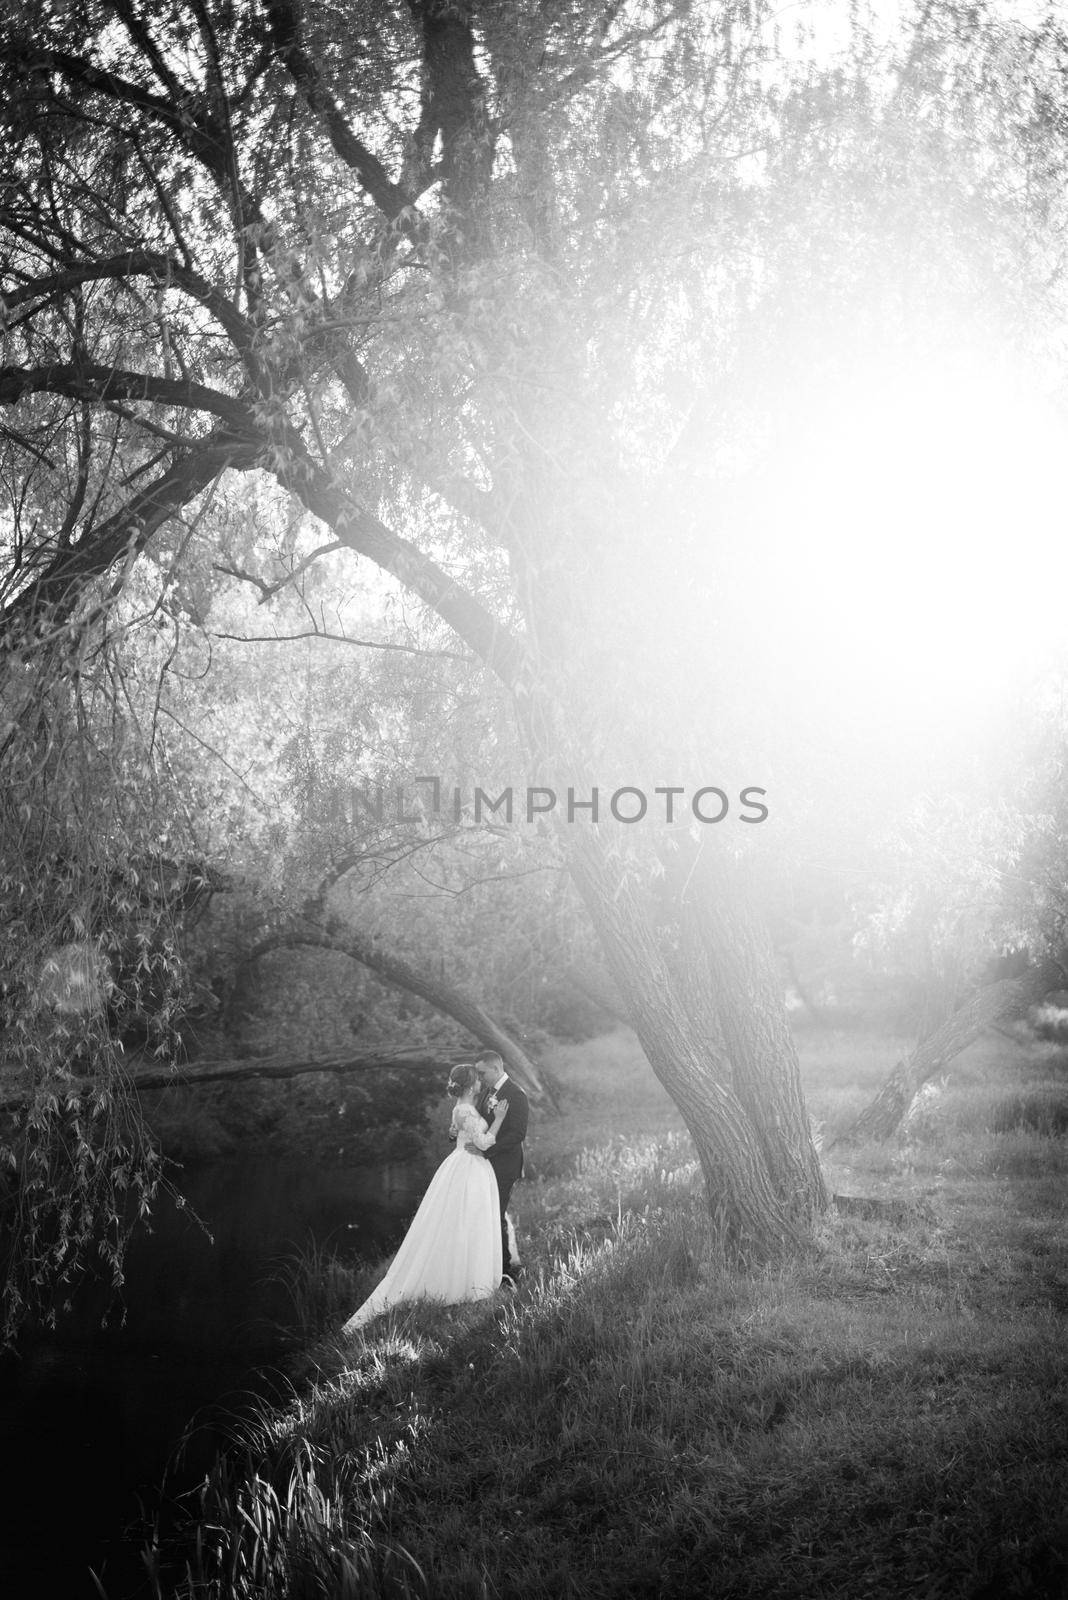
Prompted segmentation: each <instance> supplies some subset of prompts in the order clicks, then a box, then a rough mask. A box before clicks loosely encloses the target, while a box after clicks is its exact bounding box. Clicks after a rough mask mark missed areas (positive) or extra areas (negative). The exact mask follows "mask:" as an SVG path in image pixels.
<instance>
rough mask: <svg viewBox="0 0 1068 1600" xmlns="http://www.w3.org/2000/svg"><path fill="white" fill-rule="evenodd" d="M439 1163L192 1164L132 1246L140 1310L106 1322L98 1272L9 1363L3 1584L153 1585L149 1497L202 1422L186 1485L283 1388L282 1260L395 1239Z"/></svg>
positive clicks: (287, 1341)
mask: <svg viewBox="0 0 1068 1600" xmlns="http://www.w3.org/2000/svg"><path fill="white" fill-rule="evenodd" d="M426 1177H427V1169H426V1168H425V1166H423V1165H422V1164H420V1163H413V1164H411V1165H399V1164H392V1165H389V1166H380V1167H365V1168H362V1169H353V1168H352V1167H344V1166H335V1167H331V1166H326V1165H323V1164H322V1163H320V1162H317V1161H315V1160H308V1159H300V1160H297V1159H290V1158H282V1159H279V1158H277V1157H273V1156H272V1157H247V1158H241V1159H233V1158H231V1159H228V1160H226V1161H225V1162H222V1161H220V1162H218V1163H213V1164H211V1165H209V1166H204V1167H201V1168H199V1169H194V1170H193V1171H191V1172H189V1173H188V1174H185V1175H183V1178H182V1189H183V1191H184V1194H185V1196H186V1198H187V1200H188V1202H189V1204H188V1206H187V1207H186V1208H181V1209H180V1208H178V1207H176V1206H175V1205H174V1204H173V1202H172V1201H170V1200H164V1201H163V1202H161V1204H160V1206H159V1208H158V1210H157V1212H156V1214H155V1215H154V1217H153V1220H152V1232H151V1233H147V1232H140V1233H139V1234H138V1235H137V1236H136V1237H135V1239H134V1240H133V1242H132V1244H131V1247H130V1252H129V1256H128V1260H127V1281H126V1285H125V1288H124V1297H125V1303H126V1321H125V1325H124V1326H119V1325H117V1323H116V1322H115V1321H114V1319H113V1320H112V1323H111V1325H109V1326H108V1327H104V1328H102V1327H101V1326H100V1320H101V1314H102V1311H103V1308H104V1304H105V1296H104V1292H103V1288H102V1286H95V1287H94V1286H92V1285H90V1286H88V1287H87V1288H86V1289H84V1290H83V1291H82V1292H81V1293H80V1294H79V1295H78V1297H77V1299H76V1302H75V1306H74V1310H73V1313H72V1314H71V1315H70V1316H69V1317H67V1318H65V1319H64V1321H63V1322H62V1324H61V1326H60V1328H59V1329H58V1330H57V1331H56V1332H55V1333H38V1334H34V1335H33V1336H32V1337H31V1338H29V1339H26V1340H24V1341H23V1343H22V1345H21V1346H20V1349H19V1352H18V1356H17V1358H15V1357H6V1358H4V1360H3V1362H2V1363H0V1439H2V1440H3V1446H4V1458H5V1464H6V1468H7V1471H6V1473H5V1477H6V1479H7V1484H6V1487H5V1489H4V1491H3V1493H2V1494H0V1506H2V1517H3V1525H2V1527H0V1591H2V1592H4V1593H7V1594H26V1595H35V1596H37V1595H40V1596H42V1597H50V1596H52V1595H53V1594H55V1595H57V1596H58V1595H63V1596H64V1600H83V1597H84V1600H100V1592H99V1590H98V1589H97V1588H96V1586H95V1584H94V1582H93V1579H92V1577H91V1574H90V1568H92V1569H93V1570H94V1571H95V1572H97V1573H98V1574H99V1576H100V1578H101V1582H102V1584H103V1586H104V1589H105V1591H106V1593H107V1596H108V1600H135V1597H136V1600H141V1597H143V1596H144V1595H145V1594H147V1592H148V1590H147V1587H146V1584H145V1581H144V1575H143V1569H142V1565H141V1558H140V1545H141V1532H140V1530H141V1527H142V1526H143V1518H142V1505H143V1506H144V1507H154V1506H155V1505H156V1504H158V1501H159V1485H160V1483H161V1480H162V1478H163V1476H164V1473H165V1471H166V1470H167V1469H168V1467H169V1465H170V1463H171V1462H172V1458H173V1455H174V1452H175V1450H176V1449H177V1447H178V1445H179V1444H180V1442H181V1440H182V1438H183V1435H184V1434H185V1433H186V1431H187V1429H188V1427H189V1425H190V1423H191V1422H193V1420H194V1418H195V1419H196V1421H197V1425H196V1426H195V1428H194V1430H193V1432H192V1434H191V1436H190V1439H189V1443H188V1444H187V1446H186V1448H185V1449H184V1451H183V1453H182V1458H181V1462H180V1465H179V1466H178V1467H177V1469H176V1470H174V1471H173V1472H172V1473H171V1475H170V1476H169V1479H168V1485H169V1488H170V1490H171V1491H172V1492H177V1491H179V1490H181V1489H183V1488H187V1487H189V1486H191V1485H193V1484H195V1483H196V1482H197V1481H198V1480H199V1478H200V1477H202V1476H203V1473H204V1472H205V1471H206V1470H207V1468H208V1467H209V1466H210V1464H211V1461H212V1459H213V1457H214V1454H215V1453H216V1451H217V1449H218V1448H219V1447H220V1446H221V1445H222V1444H223V1443H224V1442H225V1439H226V1426H227V1419H228V1418H230V1417H232V1416H233V1415H234V1413H235V1412H238V1413H239V1412H240V1410H241V1407H242V1405H243V1404H248V1403H249V1401H250V1400H251V1399H252V1398H253V1397H259V1398H260V1399H264V1398H266V1399H270V1398H271V1397H272V1394H278V1393H282V1392H284V1388H285V1383H284V1378H282V1376H281V1374H280V1372H279V1370H278V1368H277V1366H276V1365H275V1363H276V1362H277V1361H279V1360H280V1359H281V1357H282V1355H283V1353H284V1351H285V1349H286V1348H287V1346H289V1347H291V1345H292V1333H291V1332H290V1333H289V1335H288V1336H287V1335H286V1333H285V1332H284V1329H286V1328H288V1329H290V1330H292V1328H293V1324H294V1311H293V1306H292V1302H291V1300H290V1299H289V1297H288V1295H287V1293H286V1291H285V1288H284V1285H283V1284H282V1282H281V1281H280V1280H279V1277H278V1267H279V1263H280V1261H281V1260H282V1259H283V1258H285V1257H286V1256H289V1255H291V1254H292V1253H293V1252H294V1251H295V1250H296V1249H298V1248H307V1247H308V1245H309V1243H310V1242H312V1241H314V1243H315V1245H316V1246H318V1247H319V1248H326V1249H328V1250H331V1251H333V1252H335V1253H336V1254H337V1255H338V1256H340V1257H341V1258H342V1259H344V1260H349V1259H352V1258H354V1257H355V1256H356V1255H358V1254H366V1255H373V1254H375V1253H378V1252H381V1251H383V1250H385V1249H387V1248H389V1246H390V1245H391V1243H393V1242H394V1241H395V1240H396V1238H397V1237H398V1236H399V1233H400V1232H401V1231H402V1228H403V1225H404V1222H405V1221H406V1220H407V1218H408V1217H409V1216H410V1215H411V1213H412V1211H413V1210H414V1209H415V1205H416V1203H417V1200H418V1196H419V1194H420V1192H421V1190H422V1187H423V1185H424V1183H425V1180H426ZM191 1212H195V1213H196V1215H197V1216H198V1217H199V1218H200V1219H201V1220H202V1222H203V1223H204V1224H205V1225H206V1226H207V1228H208V1229H210V1232H211V1234H212V1236H213V1239H212V1240H209V1239H208V1237H207V1236H206V1235H205V1232H204V1229H203V1228H202V1227H201V1226H199V1225H198V1223H197V1222H196V1221H195V1220H194V1218H193V1216H192V1215H191ZM272 1372H273V1376H272ZM13 1585H14V1586H13Z"/></svg>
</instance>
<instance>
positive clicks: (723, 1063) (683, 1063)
mask: <svg viewBox="0 0 1068 1600" xmlns="http://www.w3.org/2000/svg"><path fill="white" fill-rule="evenodd" d="M569 832H570V835H571V837H570V839H569V840H568V845H569V859H570V865H571V870H572V872H573V874H574V877H575V882H576V884H577V887H578V889H579V892H580V894H581V895H582V898H583V901H584V903H585V905H586V907H587V910H588V912H589V914H590V917H591V919H592V921H593V923H594V926H595V928H596V930H597V933H598V935H599V937H600V939H601V942H602V946H603V949H604V953H605V959H606V961H607V964H608V967H609V971H610V972H611V974H612V977H613V980H614V982H615V984H616V987H617V988H618V990H619V992H620V994H621V995H623V996H625V997H626V1004H627V1013H628V1017H629V1020H630V1023H631V1026H632V1027H633V1028H634V1030H635V1032H636V1034H637V1035H638V1039H639V1041H640V1043H641V1045H642V1048H643V1049H644V1051H645V1054H646V1056H647V1057H648V1060H649V1064H650V1066H651V1067H652V1069H653V1071H654V1073H655V1074H656V1076H657V1078H658V1079H659V1080H660V1082H661V1083H662V1084H663V1085H664V1088H665V1089H666V1090H667V1092H668V1094H669V1095H670V1096H671V1098H672V1100H673V1101H674V1102H675V1104H676V1106H677V1107H678V1108H679V1111H680V1112H681V1114H682V1116H683V1119H684V1120H685V1122H686V1126H687V1128H688V1129H689V1132H690V1134H691V1137H692V1138H693V1142H694V1146H695V1148H696V1151H697V1155H698V1159H699V1161H700V1164H701V1170H702V1172H703V1174H704V1178H705V1182H706V1185H707V1189H708V1199H709V1206H710V1209H711V1211H712V1212H713V1214H714V1215H715V1216H717V1217H719V1218H720V1219H721V1222H722V1225H723V1227H724V1231H725V1234H726V1235H727V1237H728V1239H729V1240H730V1242H731V1243H732V1244H733V1245H734V1246H735V1247H736V1248H739V1249H742V1250H752V1251H754V1252H755V1253H758V1254H762V1255H768V1254H773V1253H776V1252H777V1251H779V1250H781V1249H782V1247H783V1246H784V1245H798V1244H801V1243H802V1242H803V1240H804V1237H805V1232H806V1225H807V1223H808V1222H809V1220H810V1219H811V1217H812V1216H813V1215H814V1213H816V1212H817V1211H819V1210H821V1209H822V1208H823V1206H824V1205H825V1204H826V1194H825V1191H824V1188H823V1180H822V1177H821V1176H820V1174H819V1168H818V1162H816V1160H815V1154H814V1152H813V1153H812V1157H811V1162H810V1159H809V1157H808V1156H807V1153H806V1152H805V1150H804V1149H803V1148H802V1147H803V1146H805V1145H807V1146H808V1147H809V1149H810V1148H811V1135H810V1133H809V1130H808V1125H807V1122H805V1124H804V1126H803V1128H802V1127H800V1126H799V1123H798V1116H797V1113H796V1109H795V1108H794V1104H793V1102H794V1093H793V1091H792V1090H786V1091H783V1092H777V1093H776V1095H775V1097H774V1099H773V1101H772V1102H771V1105H770V1107H769V1109H768V1111H767V1113H766V1114H761V1115H759V1116H758V1117H757V1119H756V1120H754V1116H753V1106H754V1104H755V1102H756V1100H757V1099H758V1098H759V1092H760V1091H759V1086H758V1083H757V1080H756V1077H755V1076H754V1075H753V1074H752V1072H751V1066H752V1056H753V1050H754V1048H755V1046H756V1043H757V1038H758V1036H760V1037H762V1039H763V1043H764V1045H765V1046H766V1047H767V1048H769V1049H770V1050H771V1051H772V1052H773V1053H772V1054H771V1055H770V1056H769V1057H768V1059H767V1060H766V1061H765V1062H763V1063H762V1068H761V1073H760V1080H761V1082H763V1084H764V1087H765V1089H766V1088H768V1087H769V1086H770V1085H772V1084H775V1085H776V1086H777V1088H778V1089H780V1090H781V1088H782V1083H783V1082H785V1079H786V1078H788V1076H789V1066H790V1062H789V1056H788V1055H787V1057H786V1058H785V1059H784V1057H783V1056H782V1054H781V1052H780V1049H779V1047H780V1046H781V1040H777V1038H776V1028H775V1024H774V1022H773V1020H772V1019H773V1016H774V1011H775V1008H776V1006H781V997H780V996H779V995H778V994H777V993H776V992H775V990H774V988H772V989H770V990H769V988H768V986H767V973H766V970H764V968H763V967H762V966H761V965H760V964H759V963H758V962H757V961H756V960H753V962H752V964H751V965H749V966H748V968H747V974H748V978H747V981H748V987H747V991H746V1000H745V1004H746V1005H747V1006H748V1007H749V1009H750V1010H751V1011H752V1012H753V1014H754V1016H755V1017H756V1018H757V1021H756V1022H754V1025H753V1028H752V1030H750V1031H748V1032H747V1031H746V1030H744V1029H743V1028H741V1026H740V1023H739V1018H738V1015H737V1014H736V1013H735V1012H734V1011H733V1009H732V1008H731V1007H730V1006H727V1007H726V1008H723V1010H722V1011H721V1009H720V1004H719V1002H720V1001H721V999H722V996H723V995H724V993H725V992H726V990H727V989H728V988H729V986H730V984H731V983H733V982H735V981H737V978H738V972H737V970H736V969H735V970H727V969H726V967H724V969H723V970H718V969H717V967H716V966H715V965H714V964H712V962H711V961H710V950H712V951H714V952H715V953H716V954H718V955H720V956H722V955H723V951H722V949H721V948H719V947H718V946H717V943H716V935H715V934H713V933H711V932H710V931H709V930H708V929H707V928H706V929H705V930H704V931H703V932H702V933H700V934H699V933H697V932H696V931H695V930H694V928H693V927H692V926H688V925H687V923H688V919H687V918H686V917H685V916H684V917H683V918H682V919H680V920H679V922H678V923H677V926H676V929H675V930H674V931H673V932H672V933H670V934H669V933H667V932H666V931H665V928H664V925H663V921H662V919H661V920H660V922H659V923H658V920H657V918H656V915H655V910H654V909H653V907H652V905H651V902H650V899H649V897H648V895H646V894H643V893H642V892H641V891H639V890H638V889H636V888H635V886H634V885H633V883H631V882H629V881H628V880H627V879H626V878H625V877H623V878H621V876H620V874H619V872H618V870H614V869H613V866H612V864H611V862H610V861H609V859H608V855H607V852H606V850H605V848H604V842H603V840H602V839H601V838H599V837H598V836H597V835H596V834H595V833H594V831H593V830H592V829H586V828H572V829H570V830H569ZM731 924H732V927H733V931H734V932H735V934H737V935H742V936H744V937H743V951H742V954H741V956H740V958H739V959H741V960H743V961H745V960H746V959H747V958H748V957H751V956H752V955H753V951H754V949H755V948H757V947H758V944H759V941H756V940H755V938H751V930H750V929H749V928H748V924H747V922H746V919H745V918H744V917H743V915H742V913H741V911H740V910H737V909H736V910H735V911H734V913H733V915H732V918H731ZM720 931H722V930H720ZM724 1016H726V1018H727V1027H726V1029H725V1028H724V1025H723V1018H724ZM761 1030H763V1032H762V1031H761ZM728 1034H729V1035H730V1036H731V1037H732V1038H733V1040H734V1044H735V1047H736V1049H737V1050H738V1058H737V1059H734V1058H732V1056H731V1054H730V1050H729V1047H728V1043H727V1038H728ZM794 1065H795V1066H796V1057H795V1058H794ZM799 1092H800V1091H799V1090H798V1091H797V1093H798V1094H799ZM791 1146H793V1147H794V1148H790V1147H791ZM813 1164H814V1166H815V1172H814V1174H813V1172H812V1165H813ZM799 1173H805V1174H806V1181H804V1182H801V1181H800V1180H799V1177H798V1174H799Z"/></svg>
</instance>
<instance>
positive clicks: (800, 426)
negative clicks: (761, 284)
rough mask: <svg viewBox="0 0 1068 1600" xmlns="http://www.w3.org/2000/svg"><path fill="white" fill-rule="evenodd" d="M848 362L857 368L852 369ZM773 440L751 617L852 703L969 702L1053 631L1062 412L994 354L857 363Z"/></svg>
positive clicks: (802, 670)
mask: <svg viewBox="0 0 1068 1600" xmlns="http://www.w3.org/2000/svg"><path fill="white" fill-rule="evenodd" d="M854 370H856V369H854ZM784 432H785V433H786V434H787V435H788V437H784V438H783V439H782V440H781V441H780V443H779V445H778V448H777V449H776V451H775V453H774V458H773V460H774V464H773V466H772V467H771V470H770V472H769V479H770V481H769V482H768V483H767V484H766V486H765V493H764V494H763V495H762V496H761V512H760V520H761V522H762V523H763V524H764V525H763V527H761V528H760V529H759V539H760V542H761V543H762V544H764V545H765V547H766V548H767V549H768V550H769V551H774V552H775V559H774V560H773V561H771V562H769V563H768V564H767V567H766V568H765V581H764V582H763V584H762V586H761V609H762V611H763V613H764V624H765V626H764V628H762V630H761V631H762V632H763V633H764V634H765V637H766V638H769V639H770V640H771V641H772V648H773V649H774V650H775V651H776V652H777V653H778V654H779V656H780V659H781V665H782V668H783V670H784V671H788V672H789V673H790V675H791V676H792V677H794V678H795V679H800V680H801V681H802V682H804V683H807V684H808V685H809V686H810V687H811V688H813V689H818V688H819V687H820V686H821V685H822V686H827V685H830V684H833V685H834V692H835V695H836V698H838V699H839V700H840V701H841V700H843V699H844V701H845V705H844V707H843V709H848V704H849V702H850V701H852V703H853V708H854V709H855V710H857V711H860V710H862V709H863V708H864V707H866V706H867V707H871V706H877V707H880V708H883V709H885V710H887V711H890V712H895V711H896V712H897V713H898V714H899V715H909V716H912V717H918V718H920V719H924V718H928V717H931V716H943V715H945V713H946V712H947V711H953V710H960V711H961V712H964V711H968V710H974V708H975V707H976V706H977V705H978V704H979V703H981V702H984V701H987V700H989V699H990V698H991V697H994V698H998V697H999V696H1000V694H1001V693H1002V691H1003V690H1004V689H1005V688H1006V687H1007V685H1008V684H1009V683H1010V681H1011V682H1018V681H1019V680H1020V679H1021V677H1022V676H1023V675H1025V674H1033V673H1035V672H1037V671H1039V670H1041V668H1042V667H1043V666H1044V665H1045V664H1047V663H1048V662H1049V661H1050V659H1051V655H1052V653H1054V652H1056V651H1057V650H1058V649H1059V648H1060V647H1061V646H1062V644H1063V642H1064V640H1063V634H1064V626H1063V624H1064V614H1065V608H1064V596H1065V594H1066V592H1068V548H1066V546H1068V541H1066V540H1065V513H1064V491H1063V467H1064V463H1065V460H1066V459H1068V450H1066V445H1068V432H1066V428H1065V423H1064V419H1063V418H1062V417H1060V416H1058V414H1057V412H1056V410H1055V408H1054V407H1053V405H1052V404H1051V403H1049V402H1048V401H1046V400H1044V399H1043V397H1042V395H1041V393H1040V392H1039V390H1038V388H1037V386H1036V383H1035V380H1034V377H1033V375H1030V377H1029V375H1026V374H1024V373H1022V372H1019V371H1013V370H1011V369H1010V367H1009V365H1008V364H1007V362H1006V361H1005V360H1000V361H995V360H993V359H992V358H989V357H986V358H981V357H978V356H975V355H974V354H971V355H968V356H966V357H964V358H961V357H956V358H954V359H949V358H947V357H942V358H941V359H938V360H932V361H931V363H930V365H925V364H922V363H921V364H920V365H916V366H911V367H910V368H909V369H908V370H907V371H905V370H902V369H901V368H900V367H898V368H895V367H894V366H892V365H890V364H887V365H886V366H880V365H879V364H878V363H874V364H867V365H865V366H864V368H863V376H857V377H856V378H855V379H854V380H852V381H849V382H843V384H842V385H841V387H840V388H839V389H838V390H837V391H836V392H834V393H826V394H823V395H822V396H816V397H813V399H812V403H811V406H810V408H809V410H808V413H807V415H805V416H804V417H803V418H801V419H797V418H796V416H795V418H794V420H793V425H792V426H791V427H790V428H789V429H787V430H784Z"/></svg>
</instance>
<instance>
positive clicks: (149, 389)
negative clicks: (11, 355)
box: [0, 361, 256, 442]
mask: <svg viewBox="0 0 1068 1600" xmlns="http://www.w3.org/2000/svg"><path fill="white" fill-rule="evenodd" d="M40 393H46V394H61V395H66V396H67V397H68V398H70V399H72V400H148V401H152V402H154V403H156V404H158V405H165V406H178V407H182V408H184V409H186V410H189V411H209V412H211V413H213V414H214V415H215V416H217V417H221V418H222V420H223V421H224V422H228V423H229V424H230V425H231V427H232V428H233V429H235V430H236V431H238V432H239V433H242V434H244V435H245V436H246V437H249V438H251V437H254V436H255V433H256V427H255V423H254V421H253V417H252V413H251V412H250V411H249V409H248V407H247V406H246V405H245V403H244V402H243V401H241V400H236V399H235V398H234V397H233V396H232V395H228V394H223V393H222V391H221V390H219V389H210V388H208V386H207V385H206V384H203V383H194V382H192V381H187V380H184V379H183V380H182V381H180V382H179V381H178V380H177V379H175V378H154V377H151V376H149V375H148V374H147V373H143V372H125V371H123V370H122V369H121V368H119V367H107V366H100V365H98V364H97V363H96V362H91V361H86V362H55V363H50V364H49V365H47V366H43V367H0V405H16V404H17V403H18V401H19V400H21V399H22V397H23V395H26V394H40ZM192 442H195V441H192Z"/></svg>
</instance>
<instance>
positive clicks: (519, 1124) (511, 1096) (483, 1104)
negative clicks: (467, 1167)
mask: <svg viewBox="0 0 1068 1600" xmlns="http://www.w3.org/2000/svg"><path fill="white" fill-rule="evenodd" d="M494 1095H496V1096H497V1099H498V1101H500V1100H507V1102H508V1115H507V1116H506V1117H505V1119H504V1121H503V1122H502V1123H501V1126H500V1131H499V1132H498V1134H497V1139H496V1142H495V1143H494V1144H492V1145H491V1146H490V1148H489V1149H488V1150H487V1151H486V1160H487V1161H488V1162H489V1163H490V1165H491V1167H492V1168H493V1170H494V1172H495V1173H496V1174H497V1183H498V1185H499V1186H500V1188H501V1191H502V1193H503V1192H504V1191H505V1189H506V1188H507V1189H510V1188H511V1187H512V1184H513V1183H514V1182H515V1180H516V1179H517V1178H521V1177H522V1176H523V1140H524V1139H525V1138H526V1135H527V1122H528V1120H529V1117H530V1106H529V1105H528V1103H527V1097H526V1095H525V1094H524V1093H523V1091H522V1089H521V1088H520V1087H519V1085H518V1083H513V1082H512V1080H511V1078H505V1080H504V1082H503V1083H502V1084H501V1086H500V1088H499V1089H490V1090H488V1091H487V1092H486V1093H485V1094H484V1095H482V1096H481V1098H480V1099H479V1101H478V1110H479V1111H481V1113H482V1115H483V1116H484V1117H485V1119H486V1121H487V1122H492V1121H493V1112H492V1111H491V1110H490V1109H489V1102H490V1100H491V1099H492V1098H493V1096H494Z"/></svg>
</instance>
